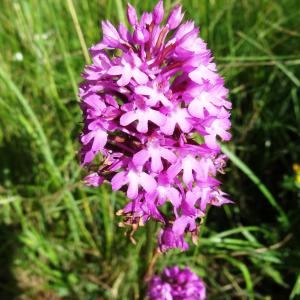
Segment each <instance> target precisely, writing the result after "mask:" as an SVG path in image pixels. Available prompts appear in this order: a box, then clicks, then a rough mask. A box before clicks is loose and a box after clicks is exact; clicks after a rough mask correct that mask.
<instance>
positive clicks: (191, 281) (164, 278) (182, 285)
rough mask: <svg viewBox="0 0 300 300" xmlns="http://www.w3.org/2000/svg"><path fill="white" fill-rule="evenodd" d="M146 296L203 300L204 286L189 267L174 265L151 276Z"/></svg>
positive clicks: (172, 299)
mask: <svg viewBox="0 0 300 300" xmlns="http://www.w3.org/2000/svg"><path fill="white" fill-rule="evenodd" d="M147 296H148V299H149V300H205V299H206V288H205V284H204V283H203V281H202V279H200V278H199V277H198V276H197V275H196V274H195V273H194V272H192V271H191V270H190V269H189V268H187V267H186V268H184V269H180V268H179V267H178V266H174V267H170V268H165V269H164V270H163V272H162V274H161V275H160V276H158V275H155V276H153V277H152V278H151V280H150V282H149V285H148V292H147Z"/></svg>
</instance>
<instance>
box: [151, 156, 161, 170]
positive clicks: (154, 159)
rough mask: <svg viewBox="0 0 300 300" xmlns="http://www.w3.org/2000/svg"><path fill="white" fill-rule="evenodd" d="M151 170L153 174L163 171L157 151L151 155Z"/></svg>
mask: <svg viewBox="0 0 300 300" xmlns="http://www.w3.org/2000/svg"><path fill="white" fill-rule="evenodd" d="M151 170H152V171H153V172H155V173H158V172H161V171H162V170H163V164H162V161H161V156H160V153H159V151H154V152H153V153H152V155H151Z"/></svg>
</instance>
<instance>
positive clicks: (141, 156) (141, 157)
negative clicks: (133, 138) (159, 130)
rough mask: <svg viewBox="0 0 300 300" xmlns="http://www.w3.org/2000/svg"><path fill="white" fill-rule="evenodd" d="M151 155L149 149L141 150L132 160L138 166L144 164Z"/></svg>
mask: <svg viewBox="0 0 300 300" xmlns="http://www.w3.org/2000/svg"><path fill="white" fill-rule="evenodd" d="M149 157H150V155H149V152H148V151H147V150H141V151H139V152H138V153H136V154H135V155H134V156H133V158H132V161H133V163H134V164H135V165H136V166H143V165H144V164H145V162H146V161H147V160H148V159H149Z"/></svg>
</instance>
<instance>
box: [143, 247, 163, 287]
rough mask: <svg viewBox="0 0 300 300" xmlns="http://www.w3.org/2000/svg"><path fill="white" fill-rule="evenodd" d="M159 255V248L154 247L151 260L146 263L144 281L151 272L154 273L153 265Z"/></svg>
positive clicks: (150, 276) (149, 277)
mask: <svg viewBox="0 0 300 300" xmlns="http://www.w3.org/2000/svg"><path fill="white" fill-rule="evenodd" d="M159 255H161V252H160V250H159V248H156V249H155V250H154V251H153V255H152V258H151V261H150V263H149V265H148V268H147V271H146V274H145V276H144V280H145V282H148V281H149V280H150V279H151V278H152V276H153V273H154V266H155V263H156V261H157V259H158V257H159Z"/></svg>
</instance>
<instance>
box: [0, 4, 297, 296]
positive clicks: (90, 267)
mask: <svg viewBox="0 0 300 300" xmlns="http://www.w3.org/2000/svg"><path fill="white" fill-rule="evenodd" d="M132 2H133V4H135V5H136V6H137V7H138V11H139V12H141V11H143V10H150V9H152V7H153V6H154V3H153V2H152V1H150V0H144V1H132ZM177 2H178V1H177ZM177 2H176V3H177ZM174 3H175V1H170V0H166V1H165V6H166V10H167V11H170V8H171V6H172V5H173V4H174ZM181 3H182V4H183V6H184V9H185V10H186V12H187V13H186V18H192V19H194V20H195V22H196V23H197V25H199V26H200V27H201V36H202V37H203V38H204V39H205V40H206V41H208V44H209V47H210V48H211V49H212V50H213V53H214V55H215V57H216V62H217V63H218V67H219V70H220V72H221V73H222V75H223V76H224V77H225V79H226V82H227V86H228V87H229V88H230V90H231V96H230V98H231V100H232V102H233V107H234V108H233V111H232V124H233V128H232V133H233V139H232V141H231V143H230V144H229V145H226V148H224V151H225V152H226V153H227V154H228V155H229V157H230V158H231V162H230V163H229V166H228V170H227V175H226V176H224V177H223V178H222V180H223V181H224V190H225V191H227V192H228V193H230V195H231V197H232V199H234V201H235V205H233V206H226V207H223V208H220V209H218V208H212V209H211V210H210V212H209V214H208V218H207V220H206V224H205V226H203V228H202V232H201V238H200V241H199V245H198V246H192V247H191V249H190V250H189V251H188V252H186V253H184V254H179V253H178V252H176V251H173V252H170V253H168V254H167V255H165V256H164V257H161V258H160V259H159V260H158V262H157V265H156V268H155V270H156V271H157V272H159V271H160V270H161V269H162V268H163V267H164V266H167V265H172V264H179V265H182V266H184V265H189V266H190V267H191V268H192V269H193V270H194V271H195V272H197V273H198V274H199V275H200V276H202V277H203V279H204V280H205V282H206V283H207V289H208V299H265V300H267V299H275V300H277V299H279V300H280V299H289V298H290V299H299V297H300V239H299V232H298V226H299V221H300V201H299V196H300V175H299V176H298V183H297V170H298V169H297V166H296V165H295V164H297V163H298V164H300V134H299V132H300V92H299V87H300V32H299V25H300V24H299V23H300V22H299V19H300V3H299V1H298V0H277V1H271V0H201V1H200V0H183V1H181ZM0 4H1V10H0V24H1V26H0V157H1V158H0V299H5V300H9V299H25V300H27V299H84V300H89V299H112V300H113V299H130V300H131V299H143V294H144V291H145V285H144V283H143V275H144V273H145V269H146V263H147V260H149V257H150V255H151V247H153V243H154V242H155V240H154V237H153V236H152V235H150V234H149V233H150V230H149V229H146V230H143V229H141V230H140V231H139V232H138V233H137V234H136V239H137V241H138V242H137V245H136V246H134V245H132V244H131V243H130V242H129V240H128V239H127V238H126V237H124V230H123V229H120V228H118V227H117V224H118V222H119V218H118V217H116V216H115V212H116V211H117V210H118V209H119V208H121V207H122V206H123V205H124V203H125V202H126V199H125V198H124V197H123V196H122V195H121V194H116V193H112V192H111V190H110V187H109V186H104V187H103V188H101V189H90V188H87V187H84V186H83V184H82V182H81V178H82V177H83V176H84V172H83V171H82V170H81V169H80V167H79V163H78V150H79V144H78V135H79V133H80V130H81V128H82V124H81V113H80V109H79V105H78V103H79V99H78V97H77V84H78V82H80V80H81V79H80V73H81V71H82V69H83V67H84V65H85V62H86V61H88V60H89V58H88V55H87V53H86V45H88V46H90V45H92V44H93V43H96V42H97V41H98V40H99V39H100V36H101V32H100V28H99V22H100V20H103V19H107V18H108V19H110V20H111V21H112V22H113V23H117V22H118V21H119V20H124V17H125V11H124V9H125V7H126V4H125V1H121V0H106V1H105V0H91V1H84V0H47V1H46V0H45V1H44V0H43V1H41V0H1V1H0ZM293 165H294V168H293ZM298 172H299V170H298ZM152 227H153V226H152ZM147 232H148V236H147ZM297 297H298V298H297Z"/></svg>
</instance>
